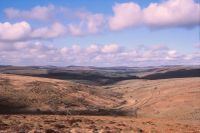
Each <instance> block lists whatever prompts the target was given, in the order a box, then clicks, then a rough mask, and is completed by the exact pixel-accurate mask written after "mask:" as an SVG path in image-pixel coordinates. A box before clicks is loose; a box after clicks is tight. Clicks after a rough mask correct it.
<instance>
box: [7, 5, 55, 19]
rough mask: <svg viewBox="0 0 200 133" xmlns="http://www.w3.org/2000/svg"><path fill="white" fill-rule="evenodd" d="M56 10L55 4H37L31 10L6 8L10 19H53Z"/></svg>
mask: <svg viewBox="0 0 200 133" xmlns="http://www.w3.org/2000/svg"><path fill="white" fill-rule="evenodd" d="M55 11H56V8H55V6H54V5H48V6H36V7H33V8H32V9H31V10H24V11H21V10H18V9H15V8H7V9H5V10H4V12H5V14H6V16H7V17H8V18H10V19H13V18H20V19H36V20H42V21H44V20H45V21H46V20H49V19H52V17H53V14H54V13H55Z"/></svg>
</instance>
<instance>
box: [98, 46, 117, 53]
mask: <svg viewBox="0 0 200 133" xmlns="http://www.w3.org/2000/svg"><path fill="white" fill-rule="evenodd" d="M101 51H102V52H103V53H116V52H118V51H119V46H118V45H117V44H110V45H104V46H103V47H102V49H101Z"/></svg>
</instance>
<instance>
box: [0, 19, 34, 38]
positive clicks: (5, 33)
mask: <svg viewBox="0 0 200 133" xmlns="http://www.w3.org/2000/svg"><path fill="white" fill-rule="evenodd" d="M31 30H32V29H31V26H30V25H29V23H27V22H25V21H23V22H19V23H15V24H11V23H9V22H5V23H0V40H1V41H16V40H22V39H27V38H28V37H29V35H30V33H31Z"/></svg>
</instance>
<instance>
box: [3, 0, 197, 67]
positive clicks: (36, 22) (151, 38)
mask: <svg viewBox="0 0 200 133" xmlns="http://www.w3.org/2000/svg"><path fill="white" fill-rule="evenodd" d="M153 3H154V4H153ZM199 7H200V6H199V3H198V1H196V0H184V1H181V0H164V1H163V0H145V1H141V0H132V1H131V0H106V1H102V0H93V1H88V0H67V1H66V0H59V1H57V0H43V1H41V0H30V1H27V0H20V1H17V0H2V1H0V64H12V65H61V66H65V65H97V66H99V65H100V66H113V65H121V64H122V65H127V66H134V65H135V64H138V65H150V64H154V63H158V65H165V64H166V65H168V64H199V59H200V52H199V50H200V24H199V23H200V9H199ZM4 31H7V32H5V33H4ZM141 47H142V49H143V50H141ZM155 48H156V50H155ZM63 49H64V50H63ZM63 51H64V52H63ZM18 53H20V54H18ZM14 54H17V56H14ZM69 56H70V57H69ZM83 57H84V58H83ZM35 58H36V59H37V60H36V59H35ZM54 58H55V59H54ZM113 58H115V59H113ZM32 59H33V62H29V61H28V60H32ZM40 60H43V61H40ZM44 60H46V61H44ZM177 60H178V62H177ZM122 61H123V62H122ZM161 61H162V62H161Z"/></svg>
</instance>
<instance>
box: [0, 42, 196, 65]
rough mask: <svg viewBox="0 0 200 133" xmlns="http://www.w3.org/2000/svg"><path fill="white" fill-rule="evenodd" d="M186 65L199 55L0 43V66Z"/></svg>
mask: <svg viewBox="0 0 200 133" xmlns="http://www.w3.org/2000/svg"><path fill="white" fill-rule="evenodd" d="M186 62H187V64H198V63H200V53H199V52H194V53H191V54H187V55H185V54H181V53H179V52H178V51H176V50H173V49H170V48H168V47H165V46H163V45H154V46H152V47H145V46H139V47H138V48H135V49H126V48H120V46H119V45H118V44H105V45H96V44H91V45H89V46H87V47H80V45H72V46H71V47H62V48H57V47H55V46H54V45H45V44H42V43H41V42H17V43H10V44H4V43H0V64H11V65H30V64H31V65H33V64H34V65H59V66H67V65H94V66H123V65H124V66H147V65H164V64H170V63H171V64H181V63H182V64H184V63H186Z"/></svg>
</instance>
